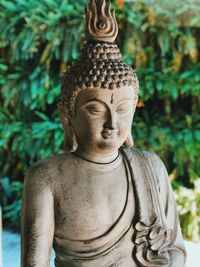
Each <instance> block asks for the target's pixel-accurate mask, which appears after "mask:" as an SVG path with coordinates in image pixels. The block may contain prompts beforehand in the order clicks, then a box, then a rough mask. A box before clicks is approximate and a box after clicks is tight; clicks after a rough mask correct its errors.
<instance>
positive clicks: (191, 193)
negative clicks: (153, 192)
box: [175, 179, 200, 242]
mask: <svg viewBox="0 0 200 267" xmlns="http://www.w3.org/2000/svg"><path fill="white" fill-rule="evenodd" d="M175 197H176V202H177V206H178V212H179V216H180V221H181V229H182V232H183V235H184V237H185V238H187V239H189V240H193V241H196V242H198V241H200V179H197V180H196V181H195V182H194V189H188V188H185V187H183V186H181V187H179V188H178V189H177V190H175Z"/></svg>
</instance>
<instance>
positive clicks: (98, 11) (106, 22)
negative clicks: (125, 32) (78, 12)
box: [85, 0, 118, 43]
mask: <svg viewBox="0 0 200 267" xmlns="http://www.w3.org/2000/svg"><path fill="white" fill-rule="evenodd" d="M85 14H86V23H85V32H86V39H87V40H88V41H99V42H109V43H113V42H114V41H115V39H116V37H117V34H118V25H117V21H116V18H115V11H114V10H111V8H110V0H90V1H89V4H88V7H87V8H86V11H85Z"/></svg>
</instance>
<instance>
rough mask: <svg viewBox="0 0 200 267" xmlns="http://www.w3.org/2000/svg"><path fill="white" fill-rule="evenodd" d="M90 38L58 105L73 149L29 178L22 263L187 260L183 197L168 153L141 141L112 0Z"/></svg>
mask: <svg viewBox="0 0 200 267" xmlns="http://www.w3.org/2000/svg"><path fill="white" fill-rule="evenodd" d="M85 31H86V41H85V43H84V46H83V49H82V51H81V55H80V58H79V60H78V61H77V63H76V64H75V65H74V66H72V67H71V69H70V70H69V71H68V72H67V73H66V75H65V78H64V82H63V85H62V98H61V102H60V103H59V104H58V111H59V115H60V117H61V121H62V124H63V128H64V133H65V150H66V153H64V154H61V155H58V156H54V157H51V158H48V159H46V160H42V161H39V162H36V163H35V164H34V165H32V166H31V167H30V169H29V170H28V172H27V174H26V177H25V182H24V194H23V211H22V257H21V267H47V266H49V264H50V263H49V261H50V254H51V249H52V247H53V248H54V251H55V266H56V267H115V266H116V267H117V266H118V267H136V266H143V267H184V264H185V263H184V262H185V249H184V245H183V240H182V235H181V231H180V226H179V221H178V216H177V211H176V204H175V201H174V198H173V192H172V189H171V186H170V182H169V179H168V175H167V172H166V169H165V167H164V165H163V163H162V161H161V159H160V158H159V157H158V156H157V155H155V154H153V153H150V152H146V151H143V150H140V149H136V148H132V147H133V140H132V136H131V124H132V120H133V116H134V113H135V108H136V105H137V100H138V90H139V84H138V80H137V76H136V74H135V72H134V71H133V70H132V68H131V67H130V66H129V65H127V64H126V63H124V62H123V61H122V59H121V54H120V51H119V48H118V47H117V45H116V44H115V43H114V41H115V38H116V36H117V33H118V27H117V22H116V19H115V14H114V11H111V9H110V3H109V0H90V2H89V5H88V7H87V8H86V22H85Z"/></svg>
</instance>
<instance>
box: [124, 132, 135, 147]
mask: <svg viewBox="0 0 200 267" xmlns="http://www.w3.org/2000/svg"><path fill="white" fill-rule="evenodd" d="M133 146H134V142H133V137H132V134H131V133H130V134H129V136H128V137H127V139H126V140H125V142H124V147H126V148H131V147H133Z"/></svg>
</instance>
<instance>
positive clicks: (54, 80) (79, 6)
mask: <svg viewBox="0 0 200 267" xmlns="http://www.w3.org/2000/svg"><path fill="white" fill-rule="evenodd" d="M87 3H88V0H76V1H74V0H10V1H9V0H7V1H6V0H1V1H0V88H1V91H0V199H1V205H2V212H3V226H4V229H10V230H12V231H19V224H20V218H19V217H20V210H21V197H22V189H23V178H24V174H25V172H26V170H27V168H28V167H29V166H30V165H31V164H32V163H33V162H35V161H37V160H38V159H43V158H46V157H48V156H51V155H53V154H58V153H62V143H63V131H62V128H61V123H60V120H59V118H58V112H57V106H56V105H57V103H58V101H59V98H60V87H61V81H62V77H63V74H64V72H65V71H66V70H67V69H68V68H69V67H70V65H71V64H72V63H73V62H74V61H75V60H76V59H77V58H78V56H79V52H80V48H81V46H82V43H83V40H84V31H83V19H84V8H85V6H86V5H87ZM112 3H113V7H114V8H116V15H117V20H118V23H119V36H118V39H117V44H118V45H119V47H120V49H121V52H122V54H123V59H124V61H126V62H127V63H128V64H130V65H132V66H133V68H134V69H136V73H137V75H138V77H139V80H140V100H139V103H138V109H137V112H136V115H135V118H134V123H133V129H132V130H133V136H134V141H135V146H137V147H141V148H143V149H146V150H150V151H154V152H156V153H157V154H158V155H159V156H160V157H161V158H162V159H163V161H164V163H165V165H166V167H167V170H168V172H169V176H170V179H171V182H172V186H173V188H174V190H175V196H176V200H177V204H178V211H179V215H180V221H181V226H182V231H183V235H184V238H185V239H187V240H193V241H200V178H199V177H200V62H199V58H200V42H199V36H200V16H199V14H200V1H198V0H186V1H181V0H173V1H167V0H146V1H145V0H137V1H134V0H129V1H128V0H126V1H125V0H115V1H112Z"/></svg>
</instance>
